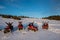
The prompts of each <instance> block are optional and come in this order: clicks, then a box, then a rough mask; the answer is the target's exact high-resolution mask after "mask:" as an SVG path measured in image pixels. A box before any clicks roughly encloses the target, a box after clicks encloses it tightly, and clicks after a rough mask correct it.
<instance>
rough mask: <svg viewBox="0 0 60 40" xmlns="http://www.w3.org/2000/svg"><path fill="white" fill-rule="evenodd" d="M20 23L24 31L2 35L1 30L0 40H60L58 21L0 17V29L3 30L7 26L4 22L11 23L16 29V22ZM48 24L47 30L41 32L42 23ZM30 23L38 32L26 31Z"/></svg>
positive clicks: (59, 24)
mask: <svg viewBox="0 0 60 40" xmlns="http://www.w3.org/2000/svg"><path fill="white" fill-rule="evenodd" d="M19 21H22V22H23V25H24V28H25V30H22V31H19V30H16V29H15V31H14V32H13V33H7V34H4V33H3V30H2V31H0V40H60V21H56V20H47V19H33V18H23V19H22V20H14V19H7V18H2V17H0V29H4V28H5V27H6V26H7V25H6V24H5V22H13V24H12V25H13V26H14V28H16V27H17V25H18V22H19ZM43 21H44V22H48V23H49V29H48V30H43V29H42V23H43ZM30 22H34V25H35V26H38V29H39V30H38V31H37V32H33V31H27V26H28V24H29V23H30Z"/></svg>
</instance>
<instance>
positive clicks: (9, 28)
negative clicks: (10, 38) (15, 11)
mask: <svg viewBox="0 0 60 40" xmlns="http://www.w3.org/2000/svg"><path fill="white" fill-rule="evenodd" d="M5 23H6V24H7V25H8V26H7V27H6V28H5V31H4V33H7V32H10V31H11V32H12V31H13V26H12V23H13V22H12V23H10V22H9V23H7V22H5Z"/></svg>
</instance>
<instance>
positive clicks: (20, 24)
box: [18, 22, 23, 30]
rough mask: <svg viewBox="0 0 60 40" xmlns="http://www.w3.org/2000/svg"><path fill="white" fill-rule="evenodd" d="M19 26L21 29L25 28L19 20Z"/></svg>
mask: <svg viewBox="0 0 60 40" xmlns="http://www.w3.org/2000/svg"><path fill="white" fill-rule="evenodd" d="M18 28H19V30H22V29H23V25H22V22H19V25H18Z"/></svg>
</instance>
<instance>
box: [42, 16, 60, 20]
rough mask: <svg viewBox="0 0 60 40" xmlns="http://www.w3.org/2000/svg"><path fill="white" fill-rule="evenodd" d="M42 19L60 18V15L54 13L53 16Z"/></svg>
mask: <svg viewBox="0 0 60 40" xmlns="http://www.w3.org/2000/svg"><path fill="white" fill-rule="evenodd" d="M42 19H49V20H60V15H52V16H48V17H44V18H42Z"/></svg>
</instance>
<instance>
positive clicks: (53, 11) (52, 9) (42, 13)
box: [0, 0, 60, 18]
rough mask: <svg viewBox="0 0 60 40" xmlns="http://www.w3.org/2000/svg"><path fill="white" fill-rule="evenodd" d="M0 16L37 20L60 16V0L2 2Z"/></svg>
mask: <svg viewBox="0 0 60 40" xmlns="http://www.w3.org/2000/svg"><path fill="white" fill-rule="evenodd" d="M0 14H7V15H16V16H29V17H36V18H42V17H47V16H51V15H60V0H0Z"/></svg>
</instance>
